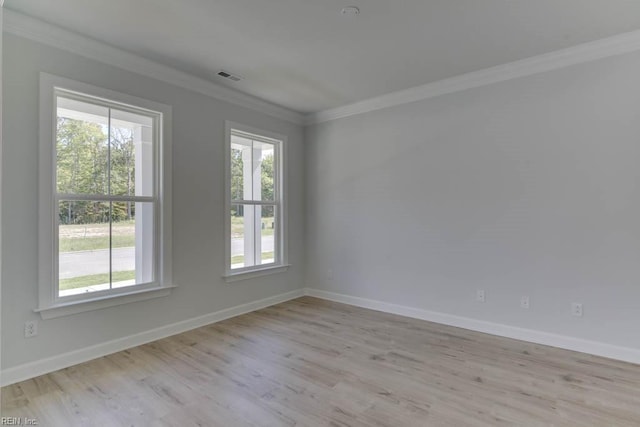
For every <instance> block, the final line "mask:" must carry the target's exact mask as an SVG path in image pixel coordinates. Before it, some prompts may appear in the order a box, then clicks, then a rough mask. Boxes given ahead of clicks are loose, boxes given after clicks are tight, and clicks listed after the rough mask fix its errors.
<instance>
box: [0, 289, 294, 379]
mask: <svg viewBox="0 0 640 427" xmlns="http://www.w3.org/2000/svg"><path fill="white" fill-rule="evenodd" d="M303 295H304V290H303V289H295V290H293V291H290V292H286V293H284V294H279V295H274V296H272V297H268V298H264V299H261V300H258V301H253V302H250V303H247V304H241V305H237V306H235V307H231V308H227V309H224V310H220V311H216V312H213V313H209V314H205V315H204V316H199V317H195V318H193V319H188V320H184V321H182V322H177V323H172V324H170V325H166V326H161V327H159V328H156V329H151V330H149V331H145V332H141V333H139V334H134V335H129V336H126V337H123V338H118V339H115V340H112V341H107V342H104V343H100V344H96V345H93V346H90V347H85V348H81V349H79V350H73V351H70V352H68V353H63V354H59V355H57V356H53V357H49V358H46V359H40V360H36V361H34V362H29V363H25V364H23V365H18V366H14V367H12V368H9V369H5V370H3V371H2V372H0V386H2V387H4V386H6V385H10V384H14V383H17V382H20V381H24V380H28V379H30V378H34V377H37V376H39V375H44V374H48V373H49V372H53V371H57V370H58V369H64V368H67V367H69V366H73V365H77V364H79V363H83V362H86V361H89V360H92V359H96V358H98V357H102V356H106V355H108V354H112V353H116V352H118V351H122V350H126V349H128V348H132V347H137V346H139V345H143V344H146V343H149V342H151V341H156V340H159V339H162V338H166V337H169V336H171V335H176V334H180V333H182V332H186V331H190V330H191V329H195V328H199V327H201V326H206V325H210V324H212V323H216V322H221V321H223V320H225V319H229V318H231V317H235V316H240V315H241V314H245V313H250V312H252V311H256V310H260V309H263V308H266V307H270V306H272V305H275V304H280V303H282V302H285V301H289V300H292V299H295V298H299V297H301V296H303Z"/></svg>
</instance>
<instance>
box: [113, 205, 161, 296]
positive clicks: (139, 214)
mask: <svg viewBox="0 0 640 427" xmlns="http://www.w3.org/2000/svg"><path fill="white" fill-rule="evenodd" d="M112 218H113V223H112V225H111V241H112V249H111V263H112V271H111V274H112V284H111V286H112V288H121V287H124V286H131V285H136V284H142V283H150V282H152V281H153V271H154V265H153V248H154V227H153V225H154V224H153V203H140V202H138V203H133V202H113V207H112Z"/></svg>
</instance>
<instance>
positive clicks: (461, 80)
mask: <svg viewBox="0 0 640 427" xmlns="http://www.w3.org/2000/svg"><path fill="white" fill-rule="evenodd" d="M637 50H640V31H632V32H629V33H624V34H619V35H616V36H613V37H608V38H604V39H600V40H596V41H593V42H589V43H584V44H580V45H577V46H573V47H569V48H566V49H562V50H557V51H555V52H550V53H546V54H543V55H538V56H533V57H531V58H526V59H522V60H519V61H515V62H510V63H507V64H503V65H498V66H495V67H491V68H486V69H484V70H479V71H474V72H471V73H467V74H462V75H459V76H456V77H451V78H448V79H444V80H439V81H436V82H433V83H428V84H425V85H421V86H416V87H413V88H410V89H405V90H401V91H397V92H392V93H388V94H385V95H381V96H377V97H374V98H370V99H366V100H363V101H359V102H355V103H353V104H349V105H344V106H342V107H336V108H331V109H328V110H324V111H320V112H317V113H311V114H307V116H306V120H305V124H307V125H312V124H316V123H322V122H327V121H331V120H336V119H341V118H344V117H349V116H354V115H357V114H363V113H368V112H371V111H375V110H381V109H383V108H388V107H394V106H397V105H402V104H408V103H410V102H416V101H422V100H424V99H428V98H434V97H436V96H440V95H445V94H451V93H455V92H460V91H463V90H466V89H472V88H477V87H481V86H486V85H490V84H493V83H498V82H502V81H506V80H512V79H517V78H519V77H525V76H530V75H533V74H538V73H543V72H546V71H552V70H557V69H560V68H565V67H569V66H571V65H576V64H582V63H585V62H590V61H595V60H598V59H603V58H607V57H610V56H615V55H621V54H625V53H630V52H634V51H637Z"/></svg>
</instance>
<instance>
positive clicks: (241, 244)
mask: <svg viewBox="0 0 640 427" xmlns="http://www.w3.org/2000/svg"><path fill="white" fill-rule="evenodd" d="M256 218H258V220H257V221H258V222H259V221H260V220H259V216H256V207H255V206H252V205H237V204H236V205H231V268H232V269H234V268H242V267H251V266H253V265H256V256H255V248H256V244H255V229H256V226H255V223H256Z"/></svg>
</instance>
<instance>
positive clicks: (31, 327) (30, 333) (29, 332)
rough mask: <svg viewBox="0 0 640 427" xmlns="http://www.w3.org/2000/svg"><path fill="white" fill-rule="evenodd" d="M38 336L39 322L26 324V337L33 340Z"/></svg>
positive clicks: (33, 321)
mask: <svg viewBox="0 0 640 427" xmlns="http://www.w3.org/2000/svg"><path fill="white" fill-rule="evenodd" d="M36 335H38V322H36V321H35V320H32V321H29V322H24V337H25V338H31V337H35V336H36Z"/></svg>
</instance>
